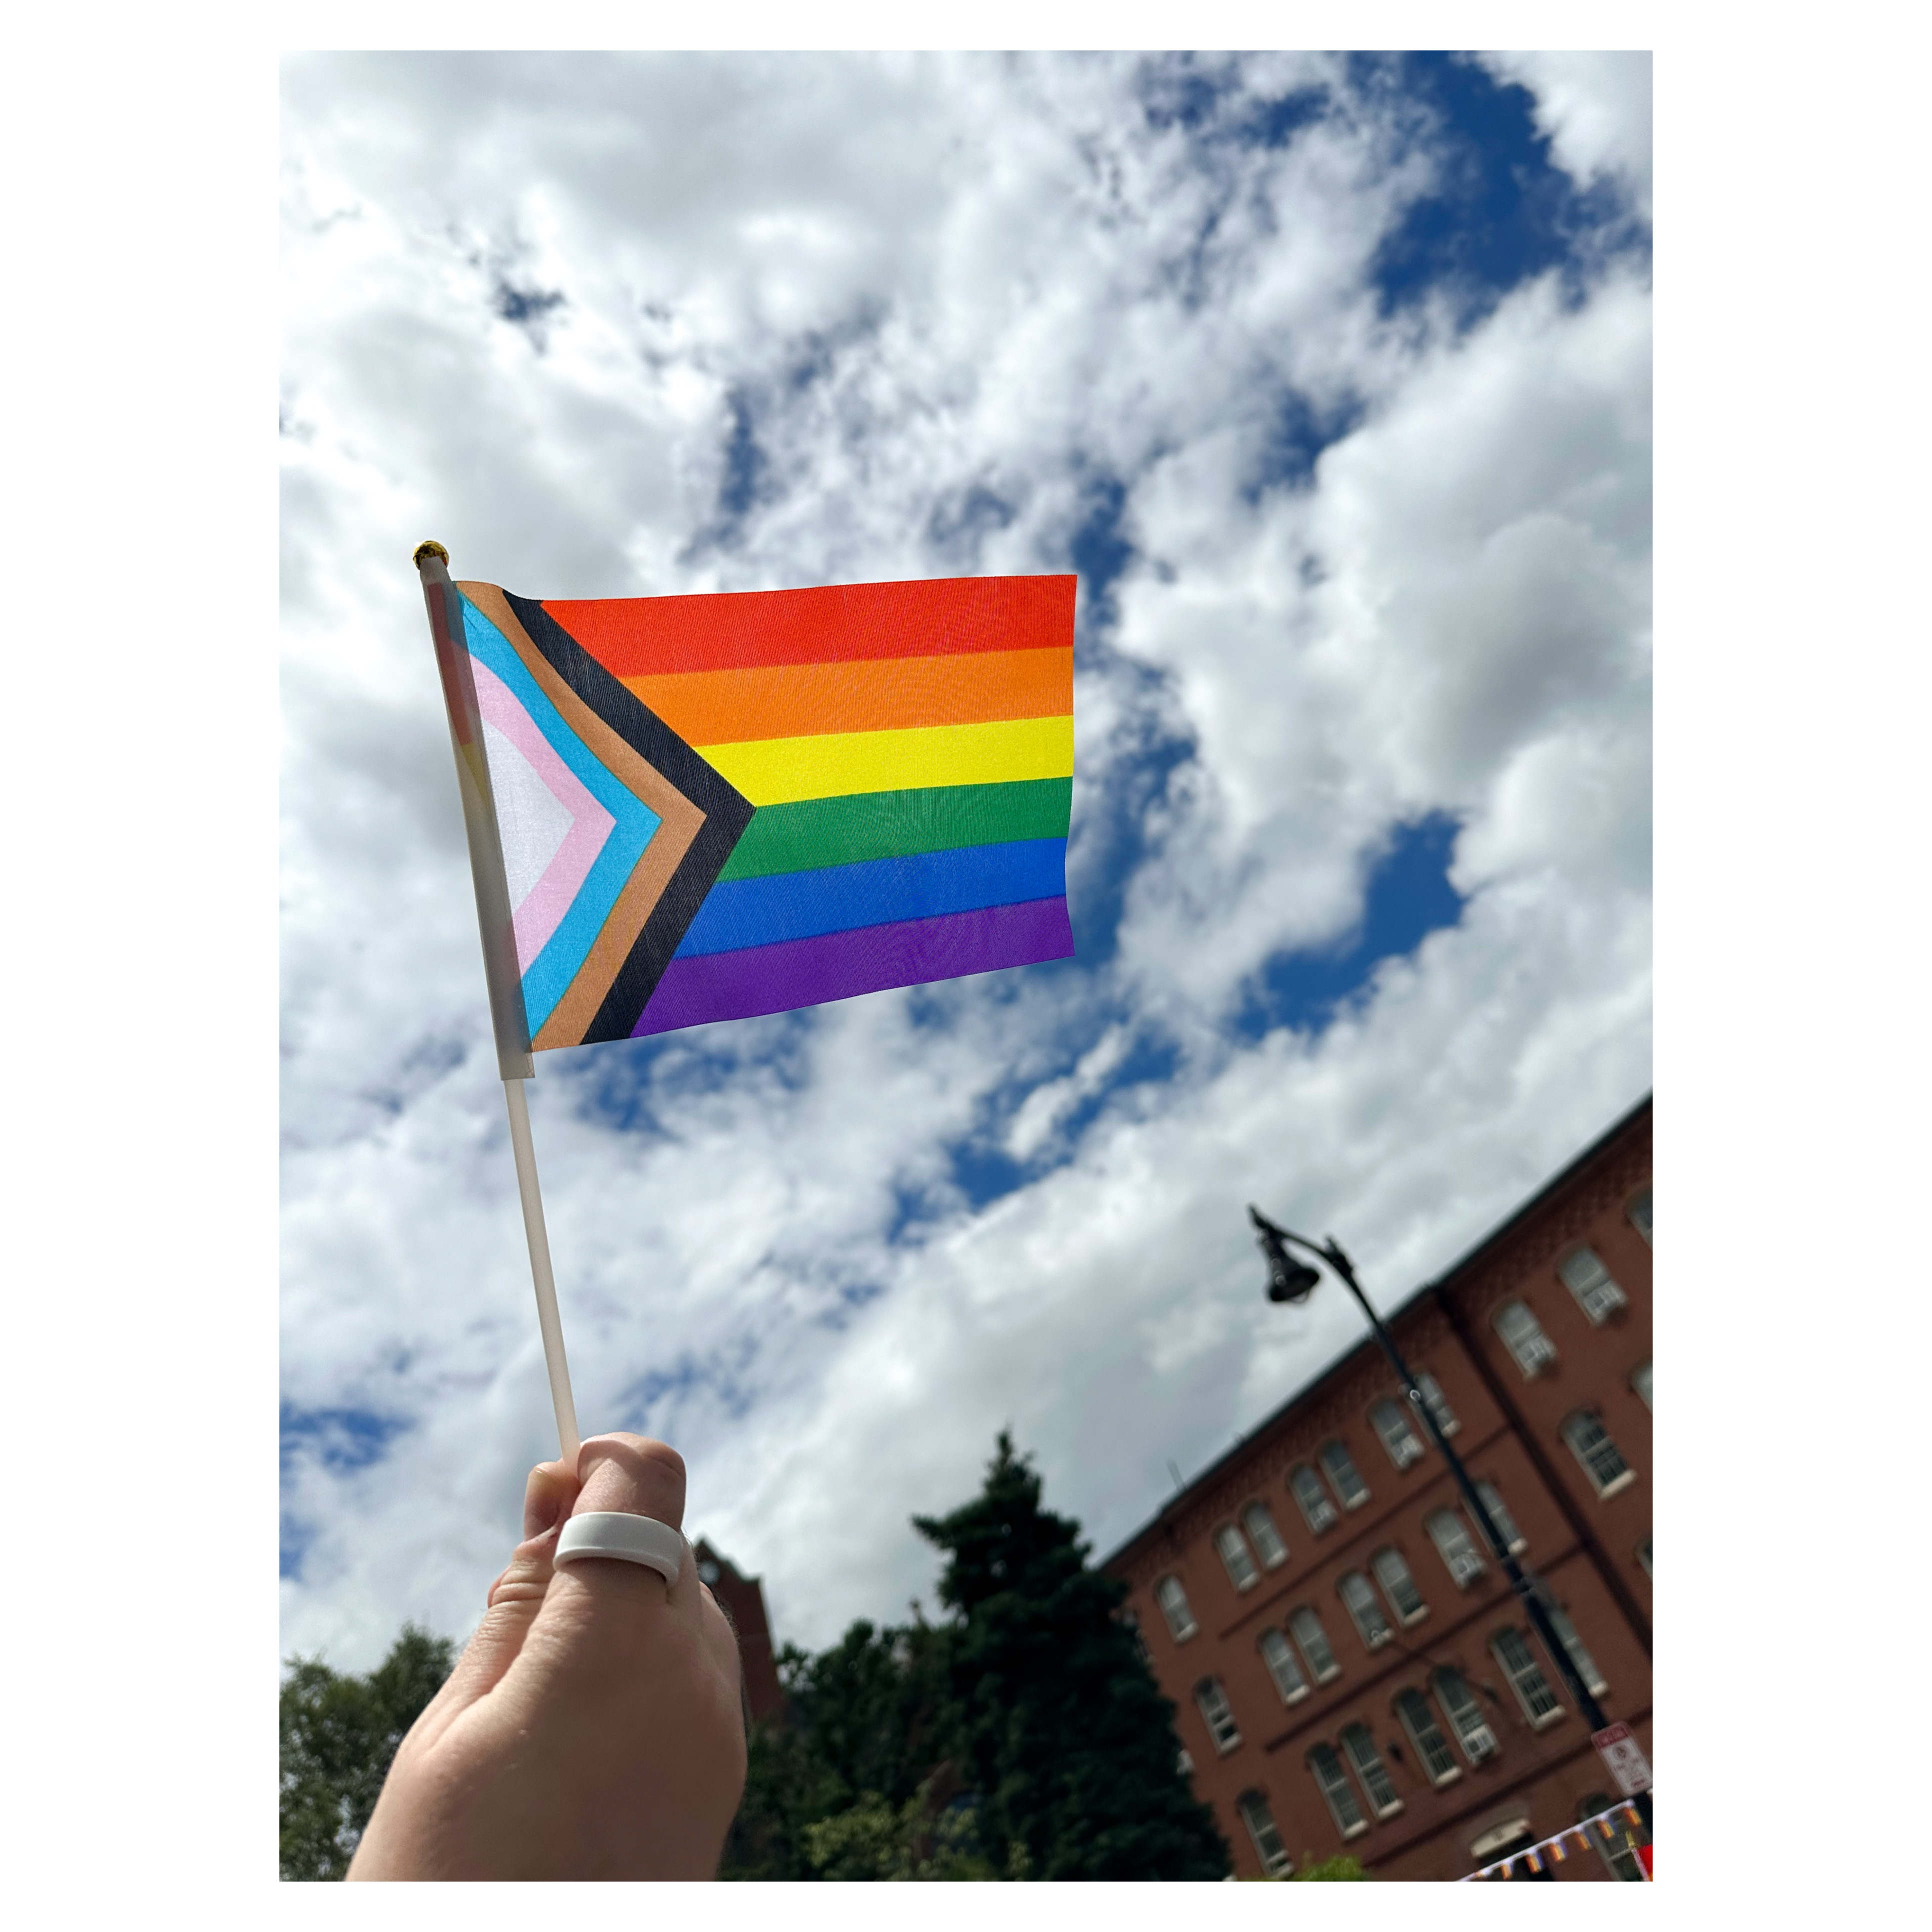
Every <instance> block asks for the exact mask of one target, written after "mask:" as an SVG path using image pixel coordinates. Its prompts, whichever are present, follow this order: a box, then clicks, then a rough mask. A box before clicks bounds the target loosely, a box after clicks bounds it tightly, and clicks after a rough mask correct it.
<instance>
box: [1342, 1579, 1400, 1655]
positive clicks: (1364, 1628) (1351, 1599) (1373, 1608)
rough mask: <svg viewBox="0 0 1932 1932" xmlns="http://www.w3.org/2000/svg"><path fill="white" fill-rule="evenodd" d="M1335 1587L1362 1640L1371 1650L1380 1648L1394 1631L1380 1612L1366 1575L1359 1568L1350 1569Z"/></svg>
mask: <svg viewBox="0 0 1932 1932" xmlns="http://www.w3.org/2000/svg"><path fill="white" fill-rule="evenodd" d="M1335 1588H1336V1589H1337V1592H1339V1593H1340V1596H1341V1599H1342V1601H1343V1603H1344V1604H1346V1605H1347V1606H1348V1610H1349V1616H1352V1617H1353V1618H1354V1619H1355V1628H1356V1629H1358V1631H1361V1634H1362V1641H1363V1643H1365V1644H1367V1646H1368V1647H1369V1648H1370V1649H1371V1650H1379V1649H1381V1648H1382V1646H1383V1645H1384V1644H1385V1643H1388V1640H1389V1639H1390V1638H1391V1637H1393V1636H1394V1634H1395V1633H1394V1631H1391V1629H1390V1628H1389V1620H1388V1618H1387V1617H1386V1616H1384V1615H1383V1614H1382V1605H1381V1604H1380V1603H1379V1601H1377V1599H1376V1593H1375V1592H1374V1591H1373V1590H1372V1589H1370V1587H1369V1580H1368V1579H1367V1577H1364V1575H1363V1574H1362V1573H1361V1571H1359V1570H1351V1571H1349V1574H1348V1575H1347V1576H1346V1577H1343V1579H1342V1580H1341V1581H1340V1583H1337V1585H1336V1586H1335Z"/></svg>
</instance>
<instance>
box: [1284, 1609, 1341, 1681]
mask: <svg viewBox="0 0 1932 1932" xmlns="http://www.w3.org/2000/svg"><path fill="white" fill-rule="evenodd" d="M1288 1627H1289V1629H1290V1630H1292V1631H1293V1632H1294V1633H1295V1642H1296V1643H1297V1644H1298V1645H1299V1646H1300V1647H1301V1656H1302V1661H1303V1662H1304V1663H1305V1664H1307V1666H1308V1674H1309V1676H1311V1677H1312V1678H1313V1679H1314V1680H1315V1681H1316V1683H1318V1684H1326V1683H1327V1682H1328V1680H1329V1679H1330V1678H1331V1677H1339V1676H1340V1675H1341V1674H1342V1667H1341V1666H1340V1664H1337V1662H1336V1661H1335V1653H1334V1652H1333V1651H1332V1650H1331V1649H1329V1647H1328V1632H1327V1631H1325V1630H1324V1629H1323V1628H1322V1619H1320V1618H1319V1617H1318V1616H1316V1614H1315V1613H1314V1612H1313V1610H1310V1609H1308V1608H1307V1607H1306V1606H1305V1605H1304V1607H1303V1608H1301V1610H1297V1611H1295V1612H1294V1613H1293V1614H1292V1616H1290V1617H1289V1620H1288Z"/></svg>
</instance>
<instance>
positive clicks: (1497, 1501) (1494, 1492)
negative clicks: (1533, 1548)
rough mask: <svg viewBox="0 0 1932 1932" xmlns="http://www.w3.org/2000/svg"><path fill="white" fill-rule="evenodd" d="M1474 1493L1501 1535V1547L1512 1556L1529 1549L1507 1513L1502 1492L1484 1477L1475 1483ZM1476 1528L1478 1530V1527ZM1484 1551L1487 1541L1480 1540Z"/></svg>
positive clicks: (1514, 1519)
mask: <svg viewBox="0 0 1932 1932" xmlns="http://www.w3.org/2000/svg"><path fill="white" fill-rule="evenodd" d="M1476 1493H1477V1495H1478V1496H1481V1498H1482V1499H1483V1507H1484V1508H1485V1509H1486V1510H1487V1511H1489V1513H1490V1521H1491V1522H1492V1523H1494V1524H1495V1525H1496V1527H1497V1529H1499V1530H1501V1531H1502V1533H1503V1547H1504V1548H1505V1549H1506V1550H1508V1552H1509V1553H1510V1554H1511V1556H1515V1555H1516V1554H1517V1552H1518V1551H1519V1550H1527V1549H1528V1548H1529V1539H1528V1538H1526V1536H1525V1535H1523V1532H1522V1531H1521V1530H1520V1529H1517V1526H1516V1518H1515V1517H1513V1516H1511V1514H1510V1513H1509V1505H1508V1504H1507V1503H1506V1502H1504V1501H1503V1493H1502V1490H1499V1489H1498V1488H1497V1487H1496V1484H1493V1482H1491V1481H1489V1479H1488V1478H1487V1477H1479V1478H1478V1479H1477V1481H1476ZM1477 1527H1478V1528H1480V1527H1481V1526H1480V1525H1478V1526H1477ZM1482 1545H1483V1547H1484V1549H1487V1548H1488V1547H1489V1539H1488V1538H1487V1537H1484V1538H1482Z"/></svg>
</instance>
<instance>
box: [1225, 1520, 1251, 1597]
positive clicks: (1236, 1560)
mask: <svg viewBox="0 0 1932 1932" xmlns="http://www.w3.org/2000/svg"><path fill="white" fill-rule="evenodd" d="M1214 1547H1215V1548H1216V1549H1217V1550H1219V1551H1220V1553H1221V1561H1222V1562H1223V1563H1225V1564H1226V1565H1227V1566H1228V1580H1229V1582H1230V1583H1232V1584H1233V1585H1234V1586H1235V1589H1238V1590H1252V1589H1253V1588H1254V1587H1255V1586H1256V1584H1257V1583H1259V1582H1260V1581H1261V1580H1262V1573H1261V1572H1260V1571H1259V1570H1257V1569H1256V1568H1255V1559H1253V1557H1252V1556H1250V1555H1249V1554H1248V1543H1247V1538H1246V1537H1244V1535H1242V1534H1241V1532H1240V1531H1239V1530H1238V1529H1236V1528H1235V1526H1234V1525H1233V1524H1232V1523H1223V1524H1222V1526H1221V1527H1220V1529H1217V1531H1215V1532H1214Z"/></svg>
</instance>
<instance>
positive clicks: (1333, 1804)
mask: <svg viewBox="0 0 1932 1932" xmlns="http://www.w3.org/2000/svg"><path fill="white" fill-rule="evenodd" d="M1308 1769H1309V1770H1310V1772H1311V1773H1312V1774H1313V1777H1314V1779H1315V1783H1316V1787H1317V1788H1318V1789H1319V1790H1320V1792H1321V1793H1322V1797H1323V1798H1324V1799H1325V1800H1326V1801H1327V1802H1328V1814H1329V1816H1330V1817H1332V1818H1333V1819H1334V1821H1335V1826H1336V1829H1337V1830H1338V1831H1339V1832H1340V1833H1341V1834H1342V1835H1343V1838H1360V1837H1361V1835H1362V1834H1363V1833H1364V1832H1366V1831H1367V1829H1369V1821H1368V1820H1367V1819H1366V1818H1365V1817H1363V1816H1362V1808H1361V1805H1358V1803H1357V1802H1355V1787H1354V1786H1353V1785H1352V1784H1350V1783H1349V1774H1348V1773H1347V1772H1345V1771H1344V1770H1343V1769H1342V1760H1340V1758H1339V1757H1337V1756H1336V1755H1335V1751H1334V1746H1333V1745H1316V1747H1315V1748H1314V1749H1313V1751H1310V1753H1309V1754H1308Z"/></svg>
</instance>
